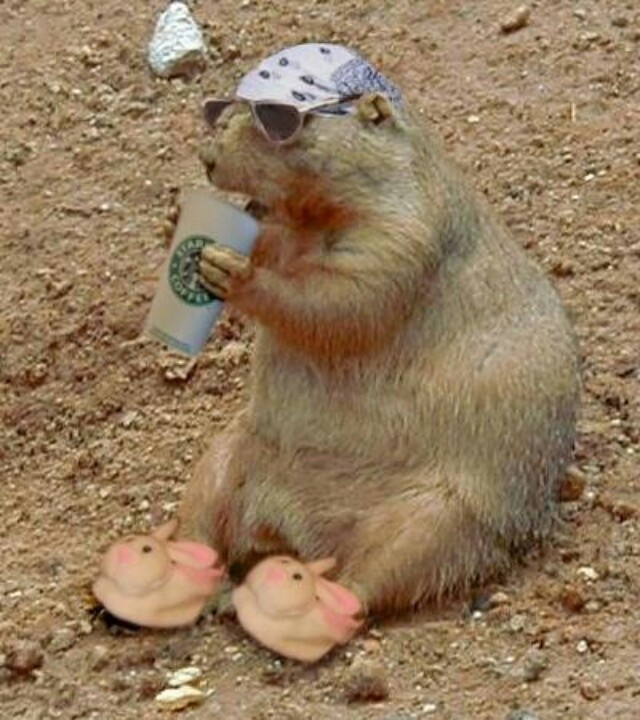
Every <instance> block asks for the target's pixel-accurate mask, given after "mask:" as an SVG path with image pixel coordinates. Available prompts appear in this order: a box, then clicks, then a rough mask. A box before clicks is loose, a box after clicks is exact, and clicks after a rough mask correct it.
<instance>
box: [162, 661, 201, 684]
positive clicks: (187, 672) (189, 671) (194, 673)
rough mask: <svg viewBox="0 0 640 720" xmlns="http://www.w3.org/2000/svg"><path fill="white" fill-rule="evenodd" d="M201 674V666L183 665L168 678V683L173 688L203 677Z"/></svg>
mask: <svg viewBox="0 0 640 720" xmlns="http://www.w3.org/2000/svg"><path fill="white" fill-rule="evenodd" d="M201 675H202V670H200V668H197V667H194V666H189V667H183V668H180V669H179V670H176V671H175V672H172V673H171V675H169V677H168V678H167V685H168V686H169V687H173V688H175V687H181V686H182V685H188V684H189V683H191V682H193V681H194V680H197V679H198V678H199V677H201Z"/></svg>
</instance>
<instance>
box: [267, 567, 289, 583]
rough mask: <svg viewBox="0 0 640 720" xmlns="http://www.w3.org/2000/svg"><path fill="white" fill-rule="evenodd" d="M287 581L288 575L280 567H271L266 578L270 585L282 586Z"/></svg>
mask: <svg viewBox="0 0 640 720" xmlns="http://www.w3.org/2000/svg"><path fill="white" fill-rule="evenodd" d="M286 579H287V573H286V572H285V571H284V570H282V569H281V568H279V567H270V568H269V569H268V570H267V572H266V573H265V576H264V581H265V583H267V584H268V585H280V584H282V583H283V582H284V581H285V580H286Z"/></svg>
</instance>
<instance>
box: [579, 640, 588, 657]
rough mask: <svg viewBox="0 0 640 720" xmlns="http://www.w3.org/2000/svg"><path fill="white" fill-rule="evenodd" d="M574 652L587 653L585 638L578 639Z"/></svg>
mask: <svg viewBox="0 0 640 720" xmlns="http://www.w3.org/2000/svg"><path fill="white" fill-rule="evenodd" d="M576 652H578V653H579V654H580V655H584V654H585V653H588V652H589V643H588V642H587V641H586V640H580V642H579V643H578V644H577V645H576Z"/></svg>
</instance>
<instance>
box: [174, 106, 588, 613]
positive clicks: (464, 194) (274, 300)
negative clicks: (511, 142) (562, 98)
mask: <svg viewBox="0 0 640 720" xmlns="http://www.w3.org/2000/svg"><path fill="white" fill-rule="evenodd" d="M202 158H203V160H204V162H205V165H206V168H207V172H208V175H209V177H210V179H211V181H212V182H213V183H214V184H215V185H217V186H218V187H219V188H221V189H224V190H229V191H238V192H243V193H245V194H247V195H250V196H252V197H253V198H256V199H257V200H258V201H259V202H260V204H261V205H262V206H264V208H266V210H267V215H266V217H265V218H264V225H263V231H262V233H261V235H260V237H259V239H258V241H257V244H256V247H255V250H254V251H253V253H252V255H251V257H250V258H249V259H248V260H246V259H244V258H241V257H240V256H235V255H233V253H231V254H230V255H228V256H225V255H224V252H223V253H222V254H221V255H218V256H216V255H215V253H214V255H212V256H210V257H209V258H208V259H207V258H205V261H203V264H202V272H203V275H204V279H205V281H206V282H208V284H209V285H210V286H215V288H216V290H217V292H218V293H222V294H224V295H226V298H227V300H228V302H229V303H231V304H232V305H233V306H235V307H236V308H238V309H239V310H241V311H242V312H244V313H245V314H246V315H247V316H248V317H249V318H252V319H253V320H254V321H255V323H256V325H257V336H256V341H255V349H254V355H253V364H252V389H251V396H250V400H249V402H248V405H247V407H246V408H245V409H244V410H243V411H242V412H241V413H240V414H239V415H238V416H237V417H236V418H235V419H234V420H233V421H232V422H231V423H230V425H229V426H228V427H227V428H226V429H225V430H224V431H223V432H222V433H220V434H219V435H218V436H216V437H215V439H214V440H213V443H212V444H211V446H210V449H209V450H208V451H207V452H206V454H205V456H204V457H203V458H202V460H201V461H200V462H199V464H198V466H197V468H196V471H195V474H194V477H193V479H192V480H191V481H190V482H189V484H188V486H187V489H186V492H185V496H184V499H183V503H182V507H181V511H180V516H181V527H182V529H183V532H185V533H186V534H187V535H186V536H189V535H190V536H191V537H196V538H198V539H202V540H204V541H207V542H209V543H210V544H212V545H213V547H214V548H215V549H216V550H217V551H218V553H219V554H220V555H221V559H222V560H223V561H224V562H225V563H227V564H228V565H230V566H231V567H232V568H234V567H238V568H241V569H243V571H245V572H246V571H247V570H248V569H249V568H250V567H251V565H252V563H254V562H255V561H256V560H257V559H258V558H261V557H264V556H266V555H269V554H282V553H284V554H290V555H293V556H296V557H299V558H301V559H303V560H305V561H307V560H312V559H315V558H320V557H326V556H335V557H336V558H337V560H338V563H337V573H336V574H335V576H334V579H335V580H337V581H338V582H339V583H341V584H343V585H344V586H345V587H347V588H350V589H351V590H353V591H354V592H355V593H356V594H357V595H358V597H359V598H360V599H361V601H362V603H363V605H364V606H365V608H366V610H367V612H369V613H372V614H379V615H382V614H388V613H398V612H402V611H406V610H408V609H410V608H414V607H416V606H418V605H420V604H422V603H425V602H429V601H434V600H438V599H439V598H442V597H443V596H444V595H445V594H448V593H452V592H464V591H466V590H467V589H468V588H469V587H470V586H471V585H472V584H474V583H478V582H481V581H484V580H486V579H487V578H490V577H491V576H493V575H495V574H496V573H499V572H501V571H503V570H504V569H506V568H507V567H508V566H509V564H510V563H511V562H512V559H513V557H514V556H517V555H518V554H519V553H521V552H522V551H523V550H524V549H525V548H526V547H527V546H529V545H530V544H531V543H532V542H535V541H537V540H538V539H541V538H544V537H546V536H547V535H548V533H549V532H550V530H551V528H552V526H553V524H554V523H553V520H554V507H555V494H556V488H557V484H558V481H559V479H560V477H561V475H562V473H563V470H564V469H565V466H566V465H567V463H568V461H569V460H570V457H571V454H572V447H573V442H574V434H575V424H576V415H577V412H578V405H579V389H580V380H579V363H578V358H577V348H576V343H575V339H574V335H573V332H572V329H571V327H570V324H569V322H568V320H567V317H566V315H565V312H564V310H563V307H562V305H561V302H560V300H559V298H558V297H557V295H556V293H555V291H554V290H553V288H552V287H551V285H550V283H549V282H548V281H547V279H546V278H545V277H544V275H543V273H542V272H541V271H540V270H539V269H538V268H537V267H536V266H535V265H534V264H533V263H532V262H531V261H530V260H529V259H528V258H527V257H526V255H525V253H524V251H523V250H522V249H521V248H520V247H519V246H518V245H517V244H516V243H515V242H514V241H513V240H512V239H511V238H510V237H509V235H508V233H507V231H506V230H505V228H504V227H503V226H502V224H500V222H499V221H497V220H496V219H495V218H494V216H493V214H492V213H491V211H490V210H489V209H488V207H487V205H486V204H485V202H484V200H483V199H481V198H479V197H478V196H477V195H476V194H475V193H474V192H473V191H472V190H471V189H470V187H469V186H468V185H467V183H466V182H465V180H464V179H463V178H462V176H461V174H460V172H459V171H458V170H457V169H456V167H455V166H454V164H453V163H452V162H451V161H450V160H449V159H448V158H447V156H446V154H445V153H444V152H443V150H442V149H441V147H440V144H439V142H438V140H437V139H436V138H435V137H434V134H433V132H432V131H431V130H429V129H426V128H423V127H422V123H421V121H419V120H418V119H417V118H416V117H415V116H413V115H412V114H411V112H410V111H408V110H406V109H398V108H396V107H392V105H391V104H390V103H389V102H388V101H387V99H386V98H385V97H384V96H383V95H376V94H373V95H365V96H363V97H362V98H361V99H360V100H358V101H357V106H356V112H355V113H354V114H352V115H349V116H346V117H341V118H339V119H337V118H330V117H329V118H327V117H311V118H309V122H308V123H307V124H306V126H305V127H304V129H303V131H302V133H301V134H300V136H299V137H298V139H297V140H296V142H295V143H294V144H292V145H290V146H286V147H274V146H273V145H271V144H270V143H269V142H268V141H267V140H266V139H265V138H264V137H263V136H262V135H261V134H260V133H259V132H258V131H257V129H256V128H255V127H254V124H253V122H252V119H251V116H250V113H249V109H248V108H247V106H246V105H242V104H237V105H235V106H234V107H232V108H231V109H230V110H228V111H227V112H226V113H225V116H224V117H223V118H222V120H221V122H220V127H219V128H218V130H217V131H216V132H215V134H214V135H213V136H212V138H211V139H210V141H209V142H208V144H207V145H206V146H205V148H204V149H203V152H202Z"/></svg>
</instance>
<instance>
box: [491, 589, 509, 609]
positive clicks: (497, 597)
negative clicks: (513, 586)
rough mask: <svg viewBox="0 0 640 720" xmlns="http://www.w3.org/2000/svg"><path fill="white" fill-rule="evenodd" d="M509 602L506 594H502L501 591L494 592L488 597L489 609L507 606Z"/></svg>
mask: <svg viewBox="0 0 640 720" xmlns="http://www.w3.org/2000/svg"><path fill="white" fill-rule="evenodd" d="M510 602H511V598H510V597H509V596H508V595H507V593H506V592H502V590H498V592H494V593H493V595H491V596H490V597H489V607H492V608H494V607H501V606H502V605H508V604H509V603H510Z"/></svg>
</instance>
